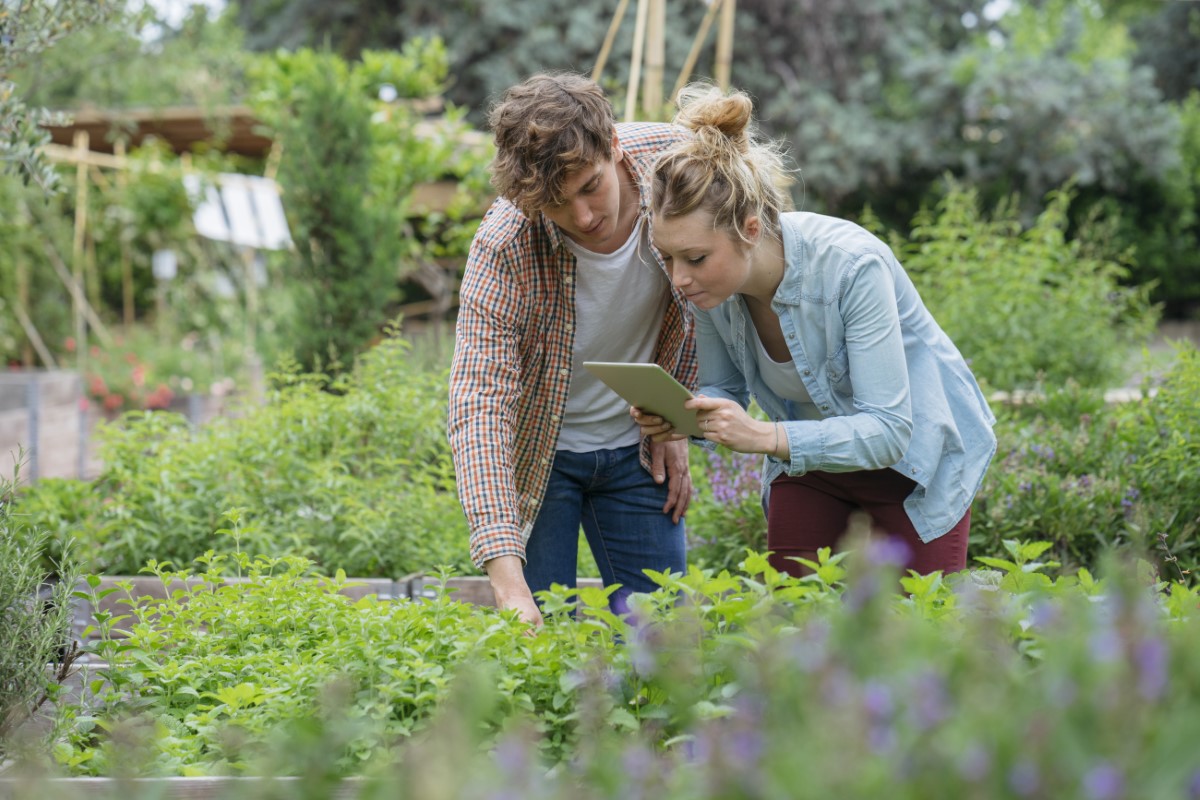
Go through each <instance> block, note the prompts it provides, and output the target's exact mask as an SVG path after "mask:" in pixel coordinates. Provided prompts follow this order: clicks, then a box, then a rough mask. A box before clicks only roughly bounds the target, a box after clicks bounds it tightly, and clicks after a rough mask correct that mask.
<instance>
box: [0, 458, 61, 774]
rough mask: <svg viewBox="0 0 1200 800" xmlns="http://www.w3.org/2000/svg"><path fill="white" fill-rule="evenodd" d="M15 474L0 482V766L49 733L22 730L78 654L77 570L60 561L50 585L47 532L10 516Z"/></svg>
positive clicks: (53, 693) (52, 695) (55, 692)
mask: <svg viewBox="0 0 1200 800" xmlns="http://www.w3.org/2000/svg"><path fill="white" fill-rule="evenodd" d="M18 477H19V476H18V475H14V477H13V480H12V481H7V480H6V481H2V482H0V761H3V760H4V757H5V756H7V755H12V754H15V753H16V752H17V751H18V749H20V748H19V746H20V745H21V744H22V743H24V744H26V745H28V744H29V743H30V742H29V740H36V739H37V738H38V737H39V736H41V735H44V734H46V733H47V732H46V731H45V730H44V729H35V728H33V727H28V728H23V727H22V726H23V725H24V724H25V723H27V722H29V720H30V719H31V718H33V717H34V716H35V715H37V714H38V712H39V709H41V707H42V705H43V704H44V703H46V701H48V700H52V699H54V698H56V697H57V696H58V693H59V691H60V690H61V688H62V682H63V681H64V680H65V679H66V677H67V675H68V674H69V672H70V669H71V663H72V661H73V660H74V659H75V656H76V650H75V649H74V648H73V647H69V643H70V641H71V623H72V621H73V608H72V606H71V602H70V592H71V591H72V589H74V586H75V581H76V580H77V579H78V575H79V573H78V571H77V570H76V568H75V566H74V564H73V563H72V562H71V561H69V560H64V561H60V562H59V563H58V564H57V565H56V569H57V572H58V575H59V578H60V579H59V580H58V582H57V583H53V584H51V583H49V576H48V575H47V574H46V572H45V570H43V568H42V557H43V554H44V551H45V549H46V543H47V533H46V532H45V531H42V530H38V529H36V528H33V527H32V524H31V522H30V520H29V519H28V518H26V517H22V516H20V515H17V514H14V512H13V504H12V490H13V486H14V485H15V483H16V481H17V478H18Z"/></svg>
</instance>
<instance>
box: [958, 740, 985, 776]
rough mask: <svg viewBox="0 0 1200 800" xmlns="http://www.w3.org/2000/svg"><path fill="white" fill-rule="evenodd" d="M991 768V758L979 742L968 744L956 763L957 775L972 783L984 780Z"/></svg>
mask: <svg viewBox="0 0 1200 800" xmlns="http://www.w3.org/2000/svg"><path fill="white" fill-rule="evenodd" d="M991 768H992V757H991V755H989V753H988V751H987V748H986V747H984V746H983V745H982V744H980V743H979V742H972V743H971V744H969V745H968V746H967V748H966V750H964V751H963V754H962V757H961V758H960V759H959V761H958V774H959V775H962V776H963V777H964V778H966V779H967V780H969V781H973V782H978V781H981V780H983V779H984V778H986V777H987V775H988V772H989V771H990V770H991Z"/></svg>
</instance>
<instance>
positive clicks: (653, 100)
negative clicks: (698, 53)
mask: <svg viewBox="0 0 1200 800" xmlns="http://www.w3.org/2000/svg"><path fill="white" fill-rule="evenodd" d="M666 28H667V2H666V0H649V9H648V11H647V20H646V79H645V82H644V83H643V84H642V111H643V113H644V114H645V116H646V118H647V119H659V118H660V117H661V116H662V112H663V65H664V63H665V62H666V40H665V37H666Z"/></svg>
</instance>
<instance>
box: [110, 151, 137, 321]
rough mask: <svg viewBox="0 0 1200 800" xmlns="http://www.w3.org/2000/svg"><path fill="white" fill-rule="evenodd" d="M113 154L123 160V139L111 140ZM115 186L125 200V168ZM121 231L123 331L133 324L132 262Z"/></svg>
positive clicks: (127, 182)
mask: <svg viewBox="0 0 1200 800" xmlns="http://www.w3.org/2000/svg"><path fill="white" fill-rule="evenodd" d="M113 155H115V156H116V157H117V158H119V159H121V160H122V161H124V160H125V140H124V139H117V140H116V141H115V142H113ZM117 187H118V188H119V189H120V192H121V202H125V190H126V189H128V188H129V177H128V175H126V172H125V170H119V171H118V172H117ZM124 234H125V232H124V231H122V232H121V312H122V313H121V320H122V321H123V322H124V323H125V332H126V333H128V332H129V328H130V327H132V326H133V319H134V308H133V262H132V259H131V258H130V256H129V237H127V236H125V235H124Z"/></svg>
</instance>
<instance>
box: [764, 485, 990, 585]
mask: <svg viewBox="0 0 1200 800" xmlns="http://www.w3.org/2000/svg"><path fill="white" fill-rule="evenodd" d="M915 485H916V484H914V483H913V481H912V480H910V479H909V478H906V477H904V476H903V475H901V474H900V473H899V472H896V471H895V470H892V469H878V470H863V471H859V472H838V473H833V472H810V473H808V474H806V475H800V476H795V477H793V476H791V475H781V476H779V477H778V478H776V479H775V481H774V482H773V483H772V484H771V498H770V504H769V506H768V509H767V548H768V549H769V550H771V551H772V555H771V556H770V564H771V566H773V567H775V569H777V570H779V571H780V572H786V573H788V574H789V575H803V574H807V573H808V572H809V570H807V569H806V568H804V567H803V566H801V565H800V564H799V563H797V562H796V561H793V560H791V559H793V558H796V557H800V558H807V559H811V560H813V561H815V560H816V552H817V550H819V549H820V548H822V547H829V548H832V549H834V550H836V549H837V547H838V542H839V540H841V538H842V536H843V535H844V534H845V533H846V528H847V525H848V524H849V521H850V515H851V514H852V513H854V512H855V511H865V512H866V513H867V514H869V515H870V517H871V522H872V529H873V530H872V534H873V535H882V536H890V537H892V538H893V539H896V540H899V541H901V542H903V543H904V544H905V546H906V548H907V553H908V560H907V562H906V563H905V565H904V571H905V573H907V572H908V570H910V569H912V570H916V571H917V572H918V573H920V574H922V575H925V574H928V573H930V572H936V571H937V570H942V572H943V573H951V572H958V571H959V570H962V569H965V568H966V565H967V536H968V535H969V534H970V532H971V511H970V509H968V510H967V513H966V515H965V516H963V518H962V519H961V520H959V521H958V524H957V525H955V526H954V527H953V528H951V529H950V531H949V532H948V533H946V534H944V535H943V536H939V537H938V538H937V539H934V540H933V541H932V542H929V543H925V542H922V541H921V538H920V537H919V536H918V535H917V531H916V529H915V528H913V524H912V521H911V520H909V518H908V514H907V513H906V512H905V511H904V500H905V498H907V497H908V496H909V495H910V494H912V490H913V487H914V486H915Z"/></svg>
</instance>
